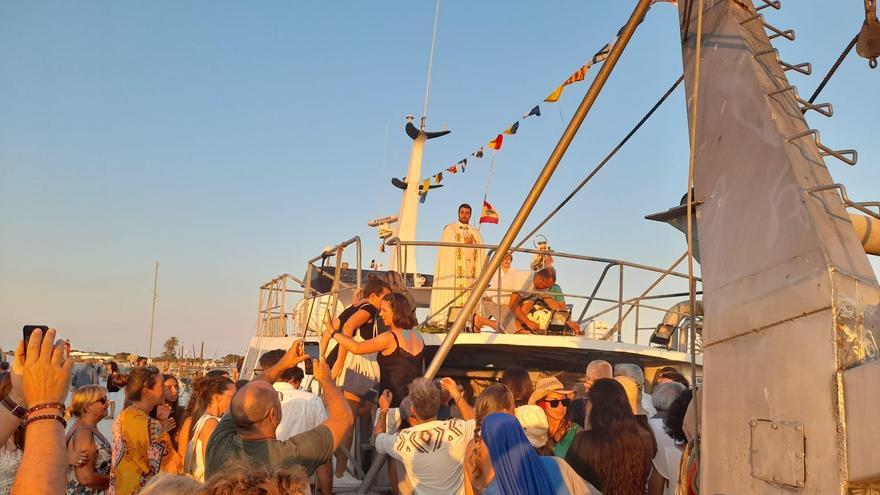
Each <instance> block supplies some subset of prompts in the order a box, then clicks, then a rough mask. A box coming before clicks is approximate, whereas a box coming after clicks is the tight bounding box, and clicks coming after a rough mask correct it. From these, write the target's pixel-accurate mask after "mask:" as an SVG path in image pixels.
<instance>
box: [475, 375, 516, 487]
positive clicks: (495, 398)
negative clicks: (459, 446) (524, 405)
mask: <svg viewBox="0 0 880 495" xmlns="http://www.w3.org/2000/svg"><path fill="white" fill-rule="evenodd" d="M515 407H516V406H515V403H514V398H513V393H511V391H510V389H509V388H507V386H506V385H504V384H501V383H495V384H493V385H489V386H488V387H486V388H485V389H483V392H482V393H480V395H479V396H478V397H477V401H476V403H474V417H475V420H476V425H475V426H474V438H472V439H471V441H470V442H468V445H467V449H466V450H465V452H468V455H467V457H466V458H465V461H464V472H465V483H469V484H470V485H471V487H472V488H473V490H474V493H482V492H483V490H485V489H486V487H488V486H489V484H490V483H491V482H492V479H493V478H494V477H495V471H494V469H493V468H492V461H491V459H490V456H489V450H488V448H487V447H486V444H485V443H484V442H483V440H482V434H481V431H482V425H483V419H484V418H485V417H486V416H488V415H490V414H493V413H506V414H513V411H514V408H515Z"/></svg>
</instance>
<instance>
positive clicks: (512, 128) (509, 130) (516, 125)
mask: <svg viewBox="0 0 880 495" xmlns="http://www.w3.org/2000/svg"><path fill="white" fill-rule="evenodd" d="M517 129H519V121H518V120H517V121H516V122H514V123H513V125H512V126H510V127H508V128H507V129H504V134H509V135H511V136H512V135H514V134H516V130H517Z"/></svg>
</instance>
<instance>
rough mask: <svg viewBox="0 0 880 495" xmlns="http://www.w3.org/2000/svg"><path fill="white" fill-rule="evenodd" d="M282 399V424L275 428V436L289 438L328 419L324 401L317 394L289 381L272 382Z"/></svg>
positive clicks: (279, 438)
mask: <svg viewBox="0 0 880 495" xmlns="http://www.w3.org/2000/svg"><path fill="white" fill-rule="evenodd" d="M272 388H274V389H275V390H276V391H277V392H278V393H279V394H280V395H281V397H279V398H280V399H281V424H279V425H278V428H276V429H275V438H277V439H278V440H281V441H282V442H283V441H284V440H287V439H288V438H290V437H292V436H294V435H299V434H300V433H303V432H306V431H309V430H311V429H313V428H315V427H317V426H318V425H319V424H321V423H323V422H324V421H325V420H326V419H327V410H326V409H325V408H324V402H323V401H322V400H321V398H320V397H318V396H317V395H315V394H313V393H311V392H306V391H305V390H297V389H295V388H293V385H291V384H289V383H287V382H275V383H273V384H272Z"/></svg>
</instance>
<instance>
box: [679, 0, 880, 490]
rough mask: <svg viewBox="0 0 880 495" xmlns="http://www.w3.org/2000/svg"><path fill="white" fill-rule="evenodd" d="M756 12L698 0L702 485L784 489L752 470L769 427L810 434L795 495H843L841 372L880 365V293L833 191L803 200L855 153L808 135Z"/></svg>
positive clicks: (690, 40)
mask: <svg viewBox="0 0 880 495" xmlns="http://www.w3.org/2000/svg"><path fill="white" fill-rule="evenodd" d="M688 3H689V2H680V4H679V9H680V16H681V19H685V18H688V17H689V19H690V22H689V23H688V24H687V25H686V26H683V28H684V29H685V30H686V31H689V32H690V33H691V34H693V31H694V30H695V26H696V18H697V12H693V13H692V14H691V15H690V16H687V12H686V11H687V4H688ZM696 5H698V3H697V2H694V9H696V8H697V7H696ZM755 14H756V12H755V10H754V7H753V6H751V4H750V3H747V2H742V1H738V0H705V2H704V10H703V47H702V53H703V57H702V60H701V64H702V68H701V74H700V84H699V87H700V95H699V105H698V112H697V114H696V116H695V118H692V117H691V116H690V112H689V113H688V114H689V119H691V121H690V122H689V123H690V125H691V126H696V138H695V142H694V143H693V146H694V148H695V153H696V158H695V172H694V181H695V182H694V184H695V189H694V190H695V198H696V199H697V200H699V201H702V202H703V203H702V205H701V206H699V207H698V208H697V225H698V229H699V242H700V252H701V275H702V278H703V292H704V296H703V304H704V315H705V319H704V323H703V346H704V352H705V356H704V377H705V379H704V383H705V386H706V388H705V395H704V400H705V406H704V414H703V416H702V420H703V421H702V427H703V449H702V464H701V467H702V469H703V476H702V478H701V480H702V485H703V486H702V489H703V492H705V493H759V494H760V493H787V492H788V491H789V490H791V488H784V487H782V486H779V484H778V483H774V482H773V481H772V478H771V480H770V481H769V482H768V481H764V480H762V479H757V478H754V477H753V476H752V474H751V472H752V470H751V467H750V456H749V449H750V431H749V430H750V427H749V422H750V421H751V420H753V419H755V418H762V419H767V420H770V421H777V422H780V423H782V422H785V423H799V424H802V425H804V428H805V431H806V432H807V434H806V437H805V441H806V452H807V456H806V459H805V466H806V478H805V480H806V481H805V484H804V487H802V488H799V489H797V491H798V493H809V494H822V495H824V494H831V493H845V491H846V489H847V486H848V481H849V479H848V476H849V475H848V465H847V448H846V447H847V443H846V439H847V421H846V420H845V416H846V415H847V401H846V393H845V392H844V391H843V390H842V389H843V386H842V384H841V382H840V380H839V375H840V373H839V372H840V371H841V370H844V369H847V368H854V367H857V366H859V365H862V364H863V363H865V362H866V361H868V360H870V359H872V358H875V357H876V346H873V344H872V341H873V339H872V333H873V335H877V334H878V318H877V314H878V310H877V307H878V302H880V301H878V294H880V290H878V286H877V281H876V279H875V276H874V273H873V270H872V268H871V266H870V264H869V262H868V259H867V256H866V255H865V252H864V250H863V247H862V244H861V242H860V240H859V239H858V237H857V236H856V233H855V230H854V229H853V226H852V223H851V222H850V219H849V216H848V215H847V212H846V211H845V209H844V206H843V205H842V203H841V201H840V197H839V196H838V195H837V193H836V192H834V191H830V190H829V191H820V192H816V193H815V194H805V191H807V190H810V189H814V188H816V187H820V186H824V185H828V184H833V183H834V181H833V180H832V177H831V174H830V173H829V166H832V164H834V165H833V166H840V165H839V163H840V162H837V161H836V160H833V158H843V159H849V158H850V155H842V154H841V153H837V152H834V153H836V154H834V153H829V150H830V151H833V150H832V149H831V147H830V146H829V145H828V144H827V143H822V144H821V145H820V141H818V139H817V138H818V133H815V132H808V131H810V127H809V126H808V125H807V122H806V121H805V120H804V117H803V114H802V112H801V109H802V107H801V104H800V102H799V101H798V99H797V93H796V91H793V90H789V89H787V88H789V87H790V83H789V81H788V80H787V78H786V75H785V67H783V66H782V65H780V61H779V59H778V52H777V51H776V50H775V49H774V48H773V46H772V45H771V44H770V42H769V39H768V36H767V33H766V31H765V27H764V26H763V25H762V23H761V22H750V20H753V19H754V18H755ZM696 38H697V37H696V36H693V35H689V36H686V37H685V42H684V43H683V47H682V53H683V62H684V67H685V82H686V91H687V101H688V105H689V107H690V106H692V105H693V102H694V97H695V96H694V94H693V88H694V76H695V75H694V62H695V60H694V52H695V48H696V47H695V46H694V43H695V39H696ZM828 108H830V107H828ZM835 144H837V143H835ZM854 157H855V156H854V155H852V158H854ZM826 158H828V165H826V163H825V159H826ZM872 386H873V388H874V390H876V389H877V388H878V387H880V383H873V384H872ZM872 440H873V442H874V444H875V445H876V444H877V442H880V438H876V439H872ZM782 450H783V449H782V448H781V447H780V452H779V455H783V454H784V453H783V452H782Z"/></svg>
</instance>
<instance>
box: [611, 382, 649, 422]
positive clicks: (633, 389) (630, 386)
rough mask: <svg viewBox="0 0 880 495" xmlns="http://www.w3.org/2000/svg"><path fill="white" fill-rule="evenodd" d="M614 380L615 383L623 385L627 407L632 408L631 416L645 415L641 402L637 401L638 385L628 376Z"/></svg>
mask: <svg viewBox="0 0 880 495" xmlns="http://www.w3.org/2000/svg"><path fill="white" fill-rule="evenodd" d="M614 379H615V380H616V381H617V383H619V384H621V385H623V390H624V391H625V392H626V399H627V401H628V402H629V407H630V408H632V412H633V414H635V415H636V416H640V415H644V414H647V412H646V411H645V410H644V409H643V408H642V404H641V401H640V400H639V384H638V383H636V381H635V380H633V379H632V378H630V377H628V376H623V375H619V376H615V377H614Z"/></svg>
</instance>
